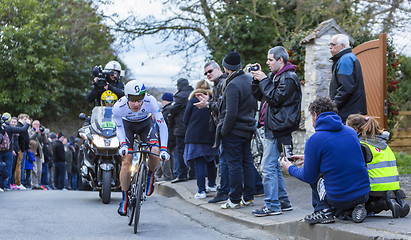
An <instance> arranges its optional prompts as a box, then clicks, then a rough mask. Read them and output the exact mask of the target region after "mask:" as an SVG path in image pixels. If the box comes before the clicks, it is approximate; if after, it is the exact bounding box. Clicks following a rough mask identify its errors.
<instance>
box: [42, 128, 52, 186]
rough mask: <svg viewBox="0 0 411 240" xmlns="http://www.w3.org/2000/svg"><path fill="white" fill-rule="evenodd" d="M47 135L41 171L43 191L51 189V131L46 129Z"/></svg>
mask: <svg viewBox="0 0 411 240" xmlns="http://www.w3.org/2000/svg"><path fill="white" fill-rule="evenodd" d="M44 133H45V137H46V139H45V142H44V143H43V149H42V151H43V156H44V162H43V167H42V169H41V186H40V187H41V188H42V189H43V190H48V189H49V163H50V161H51V157H52V153H51V151H50V140H49V134H50V129H48V128H46V129H45V130H44Z"/></svg>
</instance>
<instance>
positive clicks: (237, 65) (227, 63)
mask: <svg viewBox="0 0 411 240" xmlns="http://www.w3.org/2000/svg"><path fill="white" fill-rule="evenodd" d="M223 67H225V68H227V69H228V70H232V71H236V70H239V69H242V66H241V57H240V54H239V53H238V52H234V51H232V52H229V53H228V54H227V56H225V58H224V59H223Z"/></svg>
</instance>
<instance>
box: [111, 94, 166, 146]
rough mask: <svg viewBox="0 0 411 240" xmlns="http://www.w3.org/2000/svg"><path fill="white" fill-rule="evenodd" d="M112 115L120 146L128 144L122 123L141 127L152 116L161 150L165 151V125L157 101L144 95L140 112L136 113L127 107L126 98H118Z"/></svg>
mask: <svg viewBox="0 0 411 240" xmlns="http://www.w3.org/2000/svg"><path fill="white" fill-rule="evenodd" d="M113 115H114V122H115V123H116V127H117V130H116V133H117V138H118V140H119V141H120V144H124V143H126V142H129V141H127V140H130V139H126V133H125V130H126V129H125V126H124V124H123V122H128V123H131V124H137V125H138V124H140V125H143V122H144V121H145V120H147V119H148V118H150V117H151V116H154V118H155V121H156V122H157V124H158V127H159V131H160V140H161V150H167V141H168V129H167V125H166V123H165V121H164V117H163V114H162V113H161V110H160V108H159V107H158V104H157V100H156V99H155V98H154V97H153V96H151V95H149V94H146V95H145V97H144V99H143V104H142V106H141V108H140V110H139V111H137V112H133V111H131V109H130V108H129V106H128V100H127V97H126V96H123V97H122V98H120V100H118V101H117V102H116V103H115V104H114V106H113ZM127 125H130V124H127ZM127 130H129V129H127ZM131 144H132V142H131ZM127 146H128V147H129V148H132V147H133V146H130V145H128V144H127Z"/></svg>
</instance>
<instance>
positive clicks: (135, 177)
mask: <svg viewBox="0 0 411 240" xmlns="http://www.w3.org/2000/svg"><path fill="white" fill-rule="evenodd" d="M137 180H138V175H137V174H134V175H133V178H132V179H131V185H130V204H129V205H128V225H129V226H131V224H132V223H133V220H134V211H135V209H136V197H137Z"/></svg>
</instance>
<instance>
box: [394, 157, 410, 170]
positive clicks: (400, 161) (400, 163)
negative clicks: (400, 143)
mask: <svg viewBox="0 0 411 240" xmlns="http://www.w3.org/2000/svg"><path fill="white" fill-rule="evenodd" d="M394 155H395V159H396V160H397V167H398V171H399V172H400V174H411V155H408V154H406V153H404V152H394Z"/></svg>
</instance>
